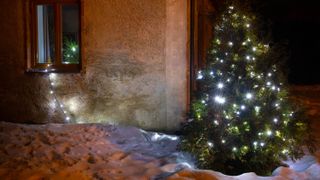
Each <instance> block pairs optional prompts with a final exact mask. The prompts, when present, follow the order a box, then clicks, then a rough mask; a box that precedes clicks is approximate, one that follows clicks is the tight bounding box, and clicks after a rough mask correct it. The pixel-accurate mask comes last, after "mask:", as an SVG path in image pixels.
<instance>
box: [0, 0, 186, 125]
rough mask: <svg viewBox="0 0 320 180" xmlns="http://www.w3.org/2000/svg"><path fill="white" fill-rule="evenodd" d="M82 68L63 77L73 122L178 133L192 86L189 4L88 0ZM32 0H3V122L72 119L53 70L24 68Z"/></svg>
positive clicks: (60, 79)
mask: <svg viewBox="0 0 320 180" xmlns="http://www.w3.org/2000/svg"><path fill="white" fill-rule="evenodd" d="M82 3H83V17H82V18H83V21H82V22H83V24H82V47H83V54H82V57H83V60H84V61H85V62H86V63H85V67H84V68H83V71H82V72H81V73H74V74H66V73H65V74H56V75H55V79H54V82H55V85H54V90H55V94H56V97H57V99H58V100H59V102H61V103H62V104H64V106H65V108H66V109H67V111H68V112H70V114H69V115H70V117H71V122H77V123H114V124H124V125H135V126H139V127H142V128H145V129H155V130H156V129H157V130H174V129H177V128H178V127H179V123H180V122H181V121H183V120H184V116H185V113H186V107H187V89H188V87H187V86H188V85H187V84H188V83H187V82H188V79H187V77H188V56H187V54H188V23H187V22H188V1H186V0H83V1H82ZM25 4H26V1H23V0H2V1H1V2H0V38H1V39H0V66H1V71H0V78H1V85H0V115H1V118H2V120H3V121H11V122H26V123H48V122H59V123H62V122H65V117H64V115H63V113H62V110H61V108H59V107H57V106H56V105H55V103H54V102H53V101H54V98H53V96H52V95H51V94H50V93H49V91H50V89H49V75H48V74H35V73H33V74H32V73H25V67H26V66H25V65H26V59H27V58H28V54H27V52H28V51H27V50H28V49H26V48H27V47H28V46H27V44H28V38H29V32H28V31H27V30H26V26H27V24H28V21H27V20H26V18H27V14H28V13H27V10H26V8H25Z"/></svg>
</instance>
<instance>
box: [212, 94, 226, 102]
mask: <svg viewBox="0 0 320 180" xmlns="http://www.w3.org/2000/svg"><path fill="white" fill-rule="evenodd" d="M214 100H215V101H216V102H217V103H219V104H224V103H225V102H226V98H224V97H221V96H216V97H215V98H214Z"/></svg>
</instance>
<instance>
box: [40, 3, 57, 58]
mask: <svg viewBox="0 0 320 180" xmlns="http://www.w3.org/2000/svg"><path fill="white" fill-rule="evenodd" d="M37 27H38V28H37V30H38V54H37V55H38V63H51V62H52V61H53V60H54V59H55V57H54V56H55V49H54V48H55V44H54V42H55V36H54V34H55V32H54V8H53V6H52V5H37Z"/></svg>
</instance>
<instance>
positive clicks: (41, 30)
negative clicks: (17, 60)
mask: <svg viewBox="0 0 320 180" xmlns="http://www.w3.org/2000/svg"><path fill="white" fill-rule="evenodd" d="M30 6H31V24H32V26H31V58H30V59H31V62H30V63H29V67H28V70H29V71H36V72H79V70H80V68H81V54H80V52H81V51H80V48H81V47H80V40H81V39H80V22H81V21H80V3H79V0H32V1H31V4H30Z"/></svg>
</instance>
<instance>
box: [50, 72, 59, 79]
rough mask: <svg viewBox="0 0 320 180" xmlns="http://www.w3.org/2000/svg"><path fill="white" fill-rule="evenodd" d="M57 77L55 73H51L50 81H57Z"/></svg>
mask: <svg viewBox="0 0 320 180" xmlns="http://www.w3.org/2000/svg"><path fill="white" fill-rule="evenodd" d="M56 76H57V75H56V74H55V73H50V75H49V78H50V79H55V78H56Z"/></svg>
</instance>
